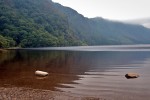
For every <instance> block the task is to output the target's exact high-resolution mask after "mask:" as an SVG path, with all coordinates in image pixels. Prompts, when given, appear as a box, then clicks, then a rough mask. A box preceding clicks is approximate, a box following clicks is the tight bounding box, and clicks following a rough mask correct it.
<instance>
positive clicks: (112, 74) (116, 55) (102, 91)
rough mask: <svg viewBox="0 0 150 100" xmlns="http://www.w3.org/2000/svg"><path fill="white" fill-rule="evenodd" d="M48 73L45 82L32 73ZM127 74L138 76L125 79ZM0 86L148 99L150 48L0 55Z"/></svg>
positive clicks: (27, 51)
mask: <svg viewBox="0 0 150 100" xmlns="http://www.w3.org/2000/svg"><path fill="white" fill-rule="evenodd" d="M36 70H43V71H47V72H49V76H48V77H45V78H41V77H36V76H35V75H34V72H35V71H36ZM128 72H136V73H139V74H140V77H139V78H137V79H126V78H125V77H124V75H125V74H126V73H128ZM0 86H1V87H29V88H37V89H48V90H60V91H67V92H72V93H76V94H82V95H89V96H95V97H104V98H106V99H108V100H109V99H110V100H149V99H150V46H149V45H144V46H143V45H140V46H137V45H136V46H102V47H101V46H88V47H63V48H36V49H34V48H32V49H25V50H10V51H7V52H6V51H5V52H0Z"/></svg>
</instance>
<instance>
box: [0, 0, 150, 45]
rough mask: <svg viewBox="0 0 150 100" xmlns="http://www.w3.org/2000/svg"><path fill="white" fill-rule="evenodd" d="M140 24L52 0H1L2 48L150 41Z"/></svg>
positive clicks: (0, 36)
mask: <svg viewBox="0 0 150 100" xmlns="http://www.w3.org/2000/svg"><path fill="white" fill-rule="evenodd" d="M149 37H150V29H148V28H145V27H143V26H140V25H129V24H124V23H120V22H113V21H109V20H105V19H103V18H91V19H89V18H86V17H84V16H83V15H81V14H79V13H78V12H76V11H75V10H73V9H71V8H69V7H64V6H62V5H60V4H57V3H54V2H52V1H51V0H0V48H7V47H16V46H17V47H46V46H75V45H104V44H137V43H140V44H141V43H150V39H149Z"/></svg>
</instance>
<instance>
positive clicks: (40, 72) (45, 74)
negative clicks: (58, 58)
mask: <svg viewBox="0 0 150 100" xmlns="http://www.w3.org/2000/svg"><path fill="white" fill-rule="evenodd" d="M35 75H37V76H47V75H48V72H44V71H39V70H37V71H35Z"/></svg>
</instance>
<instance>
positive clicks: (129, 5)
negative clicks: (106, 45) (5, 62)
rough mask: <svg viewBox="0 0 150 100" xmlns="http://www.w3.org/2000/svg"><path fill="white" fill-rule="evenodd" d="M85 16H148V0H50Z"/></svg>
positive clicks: (108, 17)
mask: <svg viewBox="0 0 150 100" xmlns="http://www.w3.org/2000/svg"><path fill="white" fill-rule="evenodd" d="M52 1H54V2H58V3H60V4H62V5H64V6H68V7H71V8H73V9H75V10H76V11H78V12H79V13H80V14H82V15H84V16H85V17H89V18H92V17H103V18H107V19H113V20H127V19H138V18H147V17H150V0H52Z"/></svg>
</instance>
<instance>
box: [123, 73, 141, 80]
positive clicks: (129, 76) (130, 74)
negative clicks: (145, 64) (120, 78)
mask: <svg viewBox="0 0 150 100" xmlns="http://www.w3.org/2000/svg"><path fill="white" fill-rule="evenodd" d="M125 77H126V78H128V79H129V78H138V77H139V74H137V73H127V74H126V75H125Z"/></svg>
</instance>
